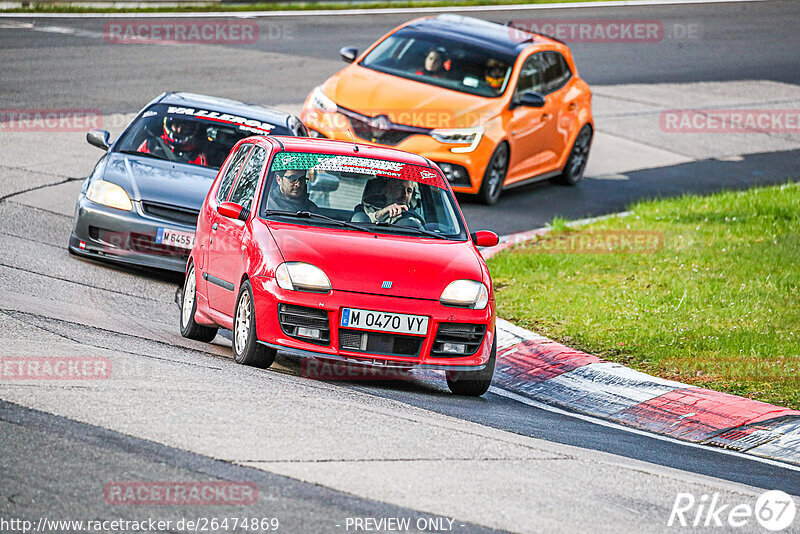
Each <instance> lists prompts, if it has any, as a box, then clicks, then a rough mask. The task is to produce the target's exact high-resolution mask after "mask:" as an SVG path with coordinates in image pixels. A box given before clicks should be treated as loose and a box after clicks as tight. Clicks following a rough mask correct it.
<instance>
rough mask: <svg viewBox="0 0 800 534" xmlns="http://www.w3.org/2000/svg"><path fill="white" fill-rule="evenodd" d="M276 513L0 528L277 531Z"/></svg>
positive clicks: (4, 525) (9, 522)
mask: <svg viewBox="0 0 800 534" xmlns="http://www.w3.org/2000/svg"><path fill="white" fill-rule="evenodd" d="M278 530H280V521H279V520H278V519H277V518H276V517H198V518H193V519H187V518H181V519H166V520H164V519H153V518H148V519H140V520H134V519H90V520H83V519H48V518H46V517H41V518H39V519H38V520H37V521H30V520H27V519H6V518H4V517H0V532H3V533H12V532H22V533H28V532H76V533H78V532H148V533H150V532H247V533H250V534H254V533H259V532H276V531H278Z"/></svg>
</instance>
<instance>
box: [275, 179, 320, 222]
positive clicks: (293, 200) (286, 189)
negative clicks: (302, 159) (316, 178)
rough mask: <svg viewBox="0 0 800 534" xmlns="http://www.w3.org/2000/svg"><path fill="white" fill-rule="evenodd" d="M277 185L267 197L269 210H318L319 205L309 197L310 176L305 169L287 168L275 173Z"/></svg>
mask: <svg viewBox="0 0 800 534" xmlns="http://www.w3.org/2000/svg"><path fill="white" fill-rule="evenodd" d="M275 182H276V185H277V187H273V188H272V191H270V193H269V198H268V199H267V209H268V210H280V211H291V212H298V211H316V210H317V205H316V204H314V202H312V201H311V200H310V199H309V198H308V176H307V175H306V171H303V170H285V171H278V172H277V173H275Z"/></svg>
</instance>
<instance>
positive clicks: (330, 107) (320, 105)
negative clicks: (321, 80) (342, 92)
mask: <svg viewBox="0 0 800 534" xmlns="http://www.w3.org/2000/svg"><path fill="white" fill-rule="evenodd" d="M309 103H310V104H311V106H312V107H315V108H317V109H318V110H320V111H323V112H325V113H336V110H338V109H339V108H338V107H337V106H336V102H334V101H333V100H331V99H330V98H328V97H327V96H325V93H323V92H322V89H321V88H319V87H315V88H314V90H313V91H312V92H311V100H309Z"/></svg>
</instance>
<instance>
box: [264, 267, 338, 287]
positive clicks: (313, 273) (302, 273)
mask: <svg viewBox="0 0 800 534" xmlns="http://www.w3.org/2000/svg"><path fill="white" fill-rule="evenodd" d="M275 280H276V281H277V282H278V287H281V288H283V289H288V290H289V291H311V292H313V293H327V292H328V291H330V290H331V281H330V280H328V276H327V275H326V274H325V273H324V272H323V271H322V269H320V268H319V267H317V266H316V265H311V264H310V263H303V262H301V261H287V262H285V263H281V264H280V265H278V268H277V269H275Z"/></svg>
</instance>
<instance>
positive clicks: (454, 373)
mask: <svg viewBox="0 0 800 534" xmlns="http://www.w3.org/2000/svg"><path fill="white" fill-rule="evenodd" d="M497 240H498V238H497V235H496V234H494V233H492V232H488V231H481V232H476V233H474V234H470V233H469V230H468V229H467V226H466V224H465V222H464V218H463V216H462V214H461V210H460V209H459V207H458V204H457V203H456V201H455V199H454V197H453V192H452V190H451V189H450V186H449V184H448V182H447V178H446V177H445V176H444V174H443V173H442V171H441V170H440V169H439V168H438V167H437V166H436V165H435V164H434V163H432V162H431V161H430V160H428V159H426V158H424V157H421V156H418V155H414V154H410V153H407V152H403V151H400V150H396V149H391V148H383V147H376V146H370V145H364V144H355V143H347V142H342V141H332V140H325V139H307V138H306V139H301V138H290V137H272V136H271V137H251V138H247V139H244V140H242V141H240V142H239V143H237V144H236V145H235V146H234V148H233V150H232V151H231V153H230V155H229V156H228V158H227V160H226V161H225V163H224V164H223V166H222V168H221V169H220V171H219V174H218V175H217V177H216V180H215V181H214V184H213V185H212V187H211V189H210V191H209V193H208V195H207V197H206V199H205V201H204V203H203V206H202V208H201V211H200V216H199V217H198V219H197V239H196V243H195V246H194V248H193V250H192V253H191V256H190V258H189V261H188V264H187V268H186V282H185V284H184V290H183V301H182V306H181V320H180V322H181V324H180V327H181V334H182V335H183V336H185V337H188V338H191V339H198V340H203V341H211V340H212V339H213V338H214V336H215V335H216V333H217V329H218V328H219V327H222V328H228V329H231V330H232V332H233V353H234V359H235V360H236V361H237V362H239V363H242V364H246V365H253V366H256V367H262V368H265V367H269V366H270V365H271V364H272V362H273V361H274V360H275V356H276V353H277V351H278V350H281V351H285V352H289V353H294V354H298V355H302V356H310V357H315V358H321V359H332V360H346V361H350V362H353V363H358V364H365V365H379V366H382V367H388V368H400V369H411V368H417V367H422V368H429V369H430V368H433V369H442V370H445V371H446V376H447V383H448V385H449V387H450V390H451V391H452V392H453V393H456V394H462V395H482V394H483V393H484V392H486V390H487V389H488V387H489V384H490V383H491V379H492V374H493V372H494V365H495V353H496V346H497V344H496V341H495V302H494V293H493V291H492V281H491V278H490V277H489V270H488V269H487V267H486V264H485V263H484V261H483V258H482V257H481V255H480V253H479V252H478V250H477V248H476V245H477V246H492V245H495V244H496V243H497Z"/></svg>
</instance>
